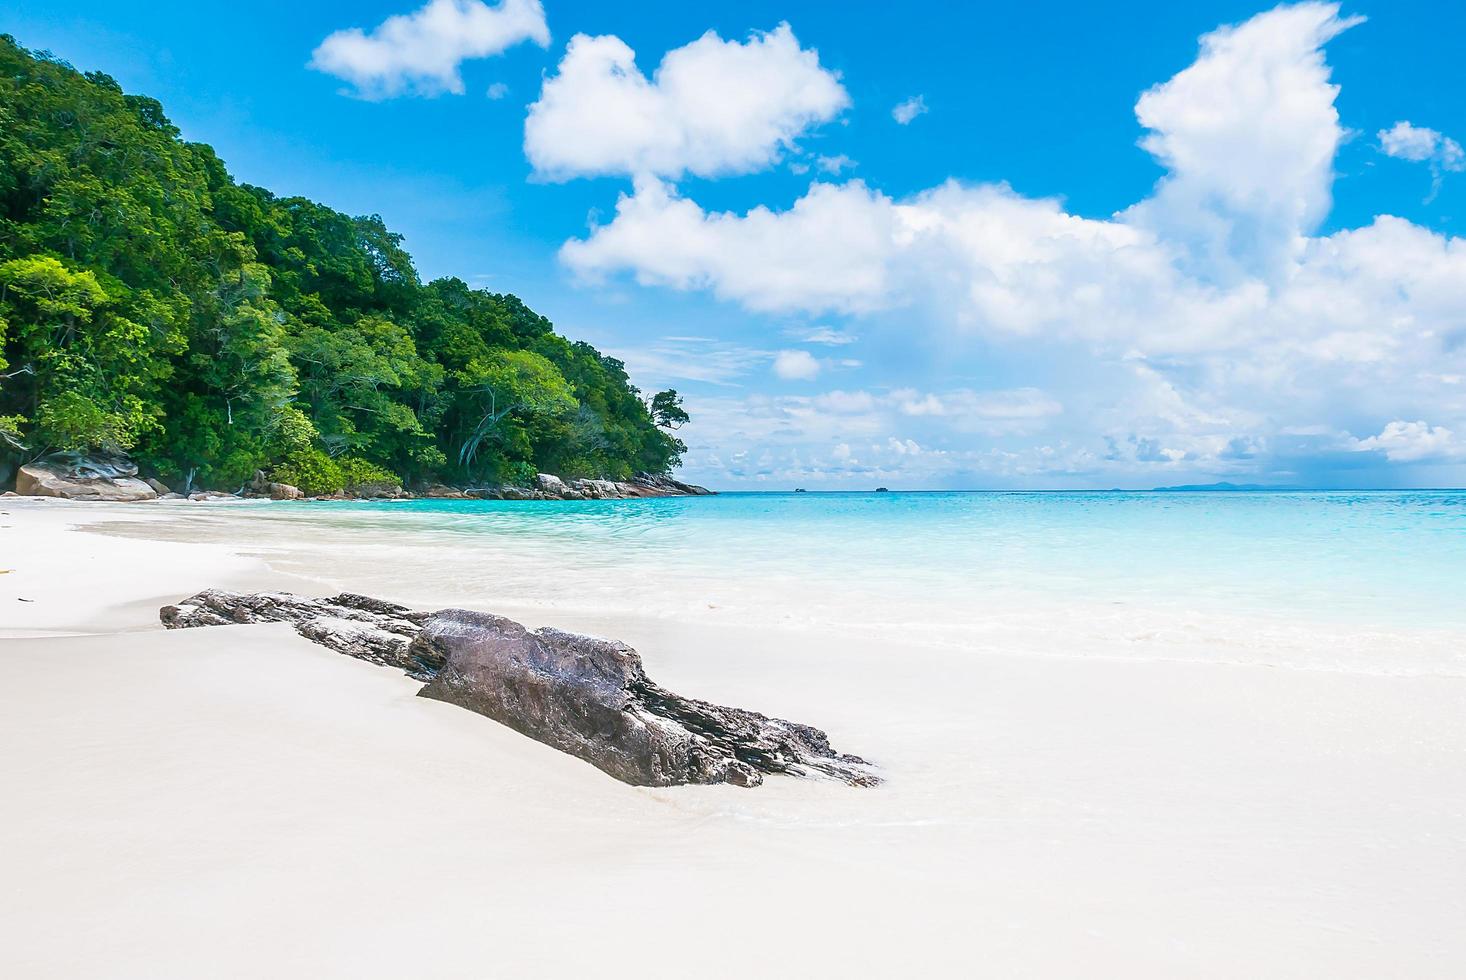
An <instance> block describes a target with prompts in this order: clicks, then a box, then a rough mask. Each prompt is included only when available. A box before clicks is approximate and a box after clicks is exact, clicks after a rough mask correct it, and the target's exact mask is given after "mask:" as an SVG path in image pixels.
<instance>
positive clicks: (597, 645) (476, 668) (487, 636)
mask: <svg viewBox="0 0 1466 980" xmlns="http://www.w3.org/2000/svg"><path fill="white" fill-rule="evenodd" d="M412 647H413V649H414V650H415V651H417V655H418V657H419V658H420V659H428V660H434V661H441V662H442V664H443V667H442V668H441V669H440V670H439V671H438V673H437V675H436V676H435V677H434V678H433V679H432V680H431V681H429V682H428V685H427V686H426V687H424V688H423V689H422V691H421V692H420V693H421V695H422V696H423V697H427V698H434V699H436V700H439V701H447V702H450V703H452V704H456V705H459V706H460V707H464V708H468V709H469V710H470V711H475V712H477V713H479V714H481V715H487V716H488V717H490V718H493V719H494V720H495V721H498V722H502V723H503V724H505V725H508V726H509V727H510V728H512V729H514V730H515V731H517V732H520V733H521V734H524V735H528V736H529V737H530V738H533V739H536V740H538V741H541V742H544V743H545V744H547V745H551V746H554V747H555V748H557V749H559V750H561V751H562V752H567V753H569V754H570V755H573V756H575V757H577V758H580V759H584V760H585V761H586V762H589V763H590V764H591V765H593V766H595V767H596V768H597V769H600V770H602V771H603V772H607V773H609V774H610V775H612V776H615V777H616V778H617V779H619V780H621V781H622V782H625V783H631V784H632V785H634V786H679V785H683V784H686V783H733V784H735V785H738V786H757V785H758V784H759V783H761V782H763V778H764V775H765V774H767V773H787V774H790V775H796V776H808V775H822V776H826V777H829V778H833V779H839V780H841V781H843V782H847V783H850V784H852V785H860V786H865V785H871V784H873V783H875V782H877V780H876V778H875V777H874V775H873V774H872V773H871V772H870V771H869V769H868V767H867V764H866V763H865V762H864V760H861V759H858V758H856V757H855V756H849V755H840V754H839V753H837V752H835V751H834V750H833V749H832V748H830V742H829V739H828V738H827V737H826V736H825V733H824V732H822V731H820V730H819V729H817V728H811V727H809V726H808V725H799V724H795V723H794V722H789V721H782V720H780V719H777V718H770V717H768V716H766V715H761V714H759V713H758V712H756V711H746V710H744V709H742V708H726V707H723V706H721V705H716V704H710V703H708V702H706V701H697V700H694V699H692V698H684V697H681V696H680V695H677V694H673V693H672V692H671V691H668V690H667V689H665V688H663V687H660V686H658V685H657V684H655V683H653V682H652V681H651V679H650V678H648V677H647V675H646V671H645V670H644V669H643V668H642V664H641V657H639V656H638V655H637V653H636V651H635V650H633V649H631V648H630V647H628V646H626V645H625V644H624V643H617V642H615V641H613V640H602V639H597V638H595V637H589V636H579V635H576V634H574V633H565V632H561V631H560V630H555V629H540V630H534V631H533V632H531V631H530V630H527V629H525V627H523V626H521V625H520V624H519V623H516V622H514V621H513V620H509V619H505V618H504V617H502V616H494V615H491V614H489V613H479V612H469V611H467V610H463V609H445V610H443V611H442V612H439V613H435V614H434V615H433V616H432V617H430V618H429V619H428V621H427V622H426V623H425V624H424V626H423V630H422V632H421V633H419V634H418V636H417V639H415V640H414V641H413V643H412Z"/></svg>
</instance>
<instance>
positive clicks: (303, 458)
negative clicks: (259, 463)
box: [270, 448, 346, 497]
mask: <svg viewBox="0 0 1466 980" xmlns="http://www.w3.org/2000/svg"><path fill="white" fill-rule="evenodd" d="M270 479H272V480H274V481H275V482H276V483H288V484H290V485H291V486H293V487H299V488H300V490H301V492H302V493H304V494H306V495H307V496H310V497H318V496H321V495H323V494H332V493H336V492H337V491H338V490H342V489H345V487H346V475H345V474H344V473H342V472H341V465H340V464H339V463H337V462H336V461H335V460H334V459H332V458H331V457H329V456H327V455H326V454H325V453H323V452H321V451H320V450H319V449H315V448H307V449H298V450H296V451H295V452H293V453H291V454H290V456H289V457H287V458H286V460H285V462H283V463H280V464H278V465H276V466H275V468H274V469H273V470H271V471H270Z"/></svg>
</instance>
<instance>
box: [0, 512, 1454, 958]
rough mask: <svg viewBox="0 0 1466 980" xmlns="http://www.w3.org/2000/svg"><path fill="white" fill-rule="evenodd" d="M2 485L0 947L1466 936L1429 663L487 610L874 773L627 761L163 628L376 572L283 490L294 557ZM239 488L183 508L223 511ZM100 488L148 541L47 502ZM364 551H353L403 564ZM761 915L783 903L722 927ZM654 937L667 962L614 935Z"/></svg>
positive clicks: (1212, 946) (355, 672) (1254, 952)
mask: <svg viewBox="0 0 1466 980" xmlns="http://www.w3.org/2000/svg"><path fill="white" fill-rule="evenodd" d="M15 503H16V498H6V499H5V500H3V501H0V511H8V512H9V513H7V514H5V515H4V516H0V556H3V557H0V569H13V571H11V572H10V573H8V574H4V575H0V613H3V618H0V669H3V670H5V672H6V675H7V683H6V685H5V686H4V688H3V691H0V701H3V703H0V728H3V730H0V745H3V746H4V748H3V749H0V779H3V780H4V783H5V785H6V786H7V787H9V788H10V791H9V792H7V794H6V799H5V800H4V801H0V835H3V838H4V839H3V840H0V854H3V855H4V856H3V857H0V873H3V874H4V876H5V878H6V880H7V881H9V882H13V883H15V886H16V887H14V888H12V889H10V890H7V892H6V893H4V897H3V898H0V923H3V925H0V932H3V933H4V935H0V965H3V966H4V967H5V972H7V973H13V974H15V975H24V976H38V977H47V976H55V977H62V976H74V975H78V974H93V975H95V974H97V973H106V974H107V975H109V976H155V977H156V976H165V977H171V976H179V977H182V976H188V975H196V974H197V969H198V964H199V963H200V962H210V963H214V964H216V965H217V969H215V968H211V970H210V972H211V973H213V974H215V975H221V976H258V975H266V974H268V975H276V976H310V975H322V974H327V973H336V974H340V973H341V972H343V971H345V972H349V973H351V974H352V975H356V976H393V975H397V976H400V975H404V974H411V975H430V976H458V975H464V974H465V973H468V974H473V973H474V972H475V970H476V969H479V968H481V967H482V966H483V965H484V964H492V965H493V967H494V968H495V969H496V970H502V971H505V972H514V971H516V970H517V971H520V972H526V973H536V972H540V973H543V972H545V971H546V970H547V969H552V968H553V969H557V970H559V969H565V970H568V969H572V968H577V969H591V968H596V969H598V970H599V971H600V972H609V973H611V974H612V975H621V974H624V975H628V976H641V977H647V976H652V977H656V976H670V975H678V974H685V972H686V971H687V969H689V968H696V969H698V970H699V971H700V972H703V973H705V974H707V975H712V976H732V975H740V974H746V973H747V972H748V970H749V964H748V963H747V962H746V961H743V958H741V957H736V956H735V957H731V958H723V957H722V956H719V957H718V958H717V960H716V961H715V960H712V959H708V958H707V950H708V949H709V948H713V947H716V948H720V949H727V948H728V946H729V945H730V943H732V942H742V943H747V944H751V945H753V946H754V951H752V952H750V954H749V955H750V956H756V957H757V958H758V959H759V961H760V962H762V963H764V964H765V967H764V968H765V969H767V970H769V971H771V972H775V973H803V974H805V975H811V974H814V975H829V974H831V973H840V972H844V973H847V974H863V975H869V974H876V973H886V974H890V973H893V972H898V971H902V970H906V971H910V970H918V971H924V972H926V973H928V974H929V975H943V976H948V975H951V976H956V975H962V974H964V973H969V972H970V970H971V969H972V966H973V964H975V963H982V964H984V965H985V966H986V967H988V968H990V969H994V970H996V971H998V972H1024V973H1055V974H1068V975H1073V974H1074V973H1076V972H1095V971H1100V972H1129V973H1131V974H1137V973H1139V974H1149V973H1155V974H1164V973H1169V974H1171V975H1175V974H1177V973H1183V974H1185V975H1189V976H1228V975H1237V974H1238V973H1245V972H1262V973H1268V974H1270V975H1279V974H1282V975H1304V974H1310V973H1312V974H1317V973H1320V972H1324V973H1328V974H1330V975H1336V976H1370V975H1381V974H1383V973H1389V972H1396V973H1399V972H1406V973H1409V974H1411V975H1413V976H1449V975H1452V974H1454V973H1456V972H1458V970H1459V967H1460V965H1461V964H1462V962H1466V941H1463V940H1461V939H1460V938H1459V931H1458V930H1456V929H1455V927H1454V924H1455V923H1456V922H1457V921H1459V918H1460V916H1461V915H1462V914H1463V913H1466V885H1463V883H1462V879H1461V875H1460V874H1459V868H1460V867H1461V866H1462V864H1463V859H1466V840H1463V837H1462V834H1461V831H1460V823H1459V814H1460V813H1461V812H1462V811H1463V809H1466V776H1463V772H1466V767H1463V766H1462V765H1461V763H1462V762H1463V761H1466V721H1463V719H1462V718H1461V717H1460V711H1459V704H1460V697H1461V694H1462V692H1463V687H1462V681H1460V680H1459V679H1458V678H1454V677H1442V676H1432V675H1419V676H1387V675H1378V674H1360V673H1349V672H1342V671H1335V672H1329V671H1302V670H1275V669H1269V668H1268V667H1266V666H1262V665H1256V664H1241V665H1234V664H1225V663H1204V662H1170V661H1158V660H1143V661H1142V660H1135V661H1119V660H1110V659H1101V658H1085V657H1060V656H1050V655H1046V654H1045V652H1044V651H1041V650H1031V651H1029V652H1028V653H1026V654H1025V653H1019V652H995V651H993V650H990V649H987V650H984V649H969V650H967V651H966V653H965V655H963V656H961V657H956V656H954V655H953V651H952V650H948V649H936V648H931V647H926V646H922V645H920V644H911V643H905V644H902V643H896V642H893V641H891V640H890V639H889V638H886V639H875V640H870V639H867V640H861V639H859V638H854V637H850V636H844V635H841V636H824V637H822V636H821V635H820V634H819V632H818V631H817V630H810V629H805V630H800V629H785V628H779V627H777V626H769V625H766V624H754V623H743V624H739V623H736V622H724V621H717V622H712V621H708V620H707V619H705V618H702V617H697V616H690V615H685V614H684V615H681V616H678V615H672V616H665V617H646V616H640V617H638V616H637V615H635V614H633V613H630V612H626V613H623V614H621V615H619V616H613V615H606V614H596V613H590V612H583V611H582V612H577V611H574V610H571V609H568V608H558V609H557V608H554V607H549V606H541V607H539V608H537V609H521V608H516V607H515V606H513V605H512V604H506V603H504V602H498V601H494V600H493V598H492V597H489V598H486V599H485V601H483V602H480V603H478V604H477V605H478V607H479V608H487V609H489V610H492V611H494V612H499V613H501V614H504V615H509V616H511V617H513V618H515V619H520V620H521V621H525V622H528V623H529V624H530V625H556V626H559V627H561V628H566V629H572V630H579V631H583V632H595V633H599V634H601V635H610V636H612V637H615V638H617V639H622V640H624V641H626V642H628V643H630V644H631V645H632V646H634V647H636V648H637V649H638V650H639V652H640V653H641V654H642V656H643V657H644V658H645V660H646V662H647V667H648V671H649V673H651V674H652V675H653V676H654V677H656V678H657V680H658V681H660V682H663V683H665V684H666V685H667V686H668V687H669V688H671V689H673V690H676V691H679V692H682V693H686V694H689V695H694V696H697V697H705V698H708V699H709V700H713V701H717V702H720V703H726V704H733V705H741V706H746V707H754V708H758V709H759V710H763V711H767V712H769V713H770V714H774V715H778V716H782V717H790V718H798V719H800V720H802V721H808V722H810V723H812V724H816V725H818V726H820V727H822V728H824V729H825V730H827V731H828V732H829V733H830V735H831V739H832V741H834V742H835V744H837V745H839V746H840V747H841V748H844V749H848V750H850V751H853V752H857V753H859V754H862V755H867V756H869V757H870V758H872V760H873V761H875V762H876V763H877V764H878V765H879V766H880V767H881V774H882V775H883V776H884V777H886V779H887V784H886V785H885V786H883V787H881V788H879V789H875V790H861V791H854V790H850V789H848V788H845V787H839V786H830V785H824V784H819V783H812V782H809V781H802V780H793V779H778V778H771V779H769V780H768V781H767V782H766V783H765V785H764V786H762V787H760V788H758V789H755V790H743V789H737V788H732V787H682V788H678V789H670V790H646V789H635V788H632V787H627V786H624V785H621V784H619V783H616V782H615V781H614V780H611V779H610V778H609V777H606V776H604V775H603V774H601V773H599V772H597V771H596V770H594V769H593V768H591V767H590V766H588V765H586V764H585V763H582V762H580V761H579V760H576V759H572V758H569V757H567V756H564V755H562V754H560V753H558V752H555V751H554V750H551V749H548V748H547V747H545V746H542V745H539V744H538V743H535V742H533V741H532V740H530V739H527V738H524V737H522V736H519V735H517V734H515V733H513V732H511V731H508V730H507V729H504V728H503V727H502V726H498V725H496V724H494V723H493V722H491V721H488V720H487V719H484V718H481V717H478V716H476V715H472V714H469V713H467V712H463V711H461V710H460V709H457V708H453V707H451V706H448V705H443V704H438V703H435V702H430V701H427V700H426V699H422V698H416V697H414V696H413V693H414V692H415V690H416V687H417V685H416V684H414V683H412V682H410V681H407V680H406V679H405V678H402V677H401V676H400V675H396V674H395V673H394V672H393V671H391V670H390V669H388V668H378V667H374V666H371V665H368V664H364V663H361V662H358V661H353V660H350V659H348V658H345V657H341V656H339V655H337V654H333V653H330V652H327V651H324V650H321V649H320V648H318V647H316V646H315V645H314V644H311V643H308V642H307V641H304V640H301V639H300V638H299V637H297V636H295V635H294V634H293V633H292V632H291V631H289V630H288V628H285V627H282V626H275V625H260V626H240V627H233V626H231V627H214V628H210V629H205V630H183V631H164V630H163V629H162V628H161V626H159V625H158V624H157V608H156V606H151V607H150V605H149V604H150V603H153V602H154V601H155V600H157V599H158V598H159V597H164V599H165V601H174V600H176V599H178V598H181V597H182V596H183V595H187V594H190V593H192V592H194V591H197V590H198V589H201V588H205V587H209V586H217V587H231V588H241V589H286V590H291V591H299V592H312V591H326V590H324V589H320V588H319V586H320V583H319V582H315V581H312V580H311V579H310V578H308V577H304V576H302V575H300V573H301V572H302V571H306V570H309V569H310V568H311V567H313V564H312V563H313V562H314V564H315V565H316V566H318V565H320V564H321V563H322V562H323V561H326V560H330V559H332V558H334V560H335V561H336V562H337V567H336V568H335V569H334V571H335V572H336V576H339V580H344V581H346V582H347V583H351V582H360V583H362V584H363V585H364V586H371V585H373V584H374V583H376V582H377V577H376V576H375V575H374V574H372V569H371V568H370V567H368V566H367V565H365V564H363V563H362V561H361V559H360V558H359V557H358V556H355V555H352V554H343V555H334V556H332V555H330V553H329V551H326V552H322V550H321V543H322V542H324V541H329V540H331V539H330V538H329V537H323V536H322V532H321V531H320V530H319V528H314V527H313V526H312V525H313V524H314V523H315V522H313V521H312V520H309V519H303V520H301V521H299V522H292V526H291V529H290V530H291V535H292V536H293V538H294V543H293V544H292V545H290V547H292V548H294V549H295V553H296V559H297V560H296V561H295V562H294V563H292V564H290V567H289V570H288V573H287V572H282V571H281V570H280V569H281V568H282V567H284V565H285V564H287V563H285V562H281V561H280V555H278V554H275V553H273V552H270V551H268V550H264V551H260V552H257V553H255V554H253V555H251V554H241V553H240V549H239V548H237V547H233V546H229V545H224V544H220V543H198V542H186V541H178V540H168V538H169V536H170V535H173V536H180V535H181V536H183V537H187V536H188V533H187V528H184V527H180V522H179V516H180V512H182V510H183V508H182V507H181V506H179V507H173V506H162V505H160V506H158V507H153V508H136V507H117V506H115V505H91V504H79V503H64V504H52V503H49V502H48V503H45V504H39V505H37V504H25V505H21V506H12V505H14V504H15ZM231 513H234V514H238V513H240V511H239V510H238V509H236V508H217V509H215V508H201V509H200V508H193V507H189V508H188V514H189V517H190V521H196V520H200V519H202V520H205V521H209V522H218V523H219V524H220V525H222V526H224V529H225V530H229V528H230V527H231V526H232V523H233V522H234V521H235V518H233V517H231V516H230V515H231ZM119 520H120V521H124V522H137V521H139V520H141V521H145V522H146V523H147V524H149V525H151V526H152V530H151V531H150V540H142V539H139V538H137V537H133V536H127V537H123V536H118V535H116V534H113V533H96V531H95V530H87V529H80V530H67V529H66V528H67V527H68V526H71V525H83V526H87V525H91V526H96V525H105V524H108V523H114V522H116V521H119ZM250 527H251V525H249V524H248V523H245V524H244V525H243V526H242V527H235V528H233V531H231V532H230V533H232V534H238V533H239V532H240V531H241V530H244V531H248V529H249V528H250ZM245 536H246V537H247V536H248V534H246V535H245ZM226 537H227V535H226ZM272 546H273V545H272ZM381 547H382V550H381V551H380V552H378V553H374V554H373V561H374V562H377V563H380V562H385V561H389V560H390V557H391V556H392V555H394V554H395V555H398V556H399V557H406V555H405V552H403V551H402V546H401V545H399V544H396V543H394V542H386V543H384V544H383V545H382V546H381ZM311 555H315V557H314V558H311V557H310V556H311ZM302 558H306V559H308V560H300V559H302ZM272 561H274V563H275V564H274V567H272V565H271V562H272ZM336 576H333V577H336ZM612 587H613V590H614V583H612ZM358 591H366V592H370V591H371V590H370V588H363V589H360V590H358ZM610 594H611V595H614V591H613V592H612V593H610ZM18 596H26V597H29V598H33V599H35V600H36V601H35V602H32V603H19V602H17V597H18ZM382 597H383V598H394V597H393V596H390V595H384V596H382ZM444 598H445V599H446V598H450V597H448V596H444ZM159 604H162V603H161V602H160V603H159ZM27 633H29V635H24V634H27ZM627 895H636V896H637V897H638V898H637V901H636V902H633V903H623V902H621V901H620V898H621V897H623V896H627ZM913 896H919V897H920V899H921V900H920V901H913V900H912V897H913ZM751 912H752V913H756V914H757V917H758V919H759V920H764V921H772V922H779V923H785V924H797V925H791V926H790V928H787V929H785V928H781V929H779V930H775V931H769V930H765V929H763V928H762V927H759V926H748V925H741V926H734V925H733V924H735V923H744V924H746V923H748V922H749V919H750V913H751ZM567 929H568V930H570V931H569V933H568V934H567ZM649 929H650V930H653V931H654V932H655V934H656V936H657V953H656V955H655V956H652V957H637V956H627V957H622V958H620V960H619V962H618V963H617V964H614V965H608V964H607V963H606V961H605V958H604V951H605V950H606V949H609V948H616V947H617V946H618V945H620V946H623V947H624V945H625V943H626V942H627V937H628V936H631V935H633V934H645V932H646V931H647V930H649ZM745 930H746V931H745ZM857 931H858V934H859V939H846V938H842V937H845V936H849V935H851V934H852V933H855V932H857ZM719 963H721V964H722V965H721V966H720V965H719Z"/></svg>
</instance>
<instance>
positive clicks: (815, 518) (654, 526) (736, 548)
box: [221, 490, 1466, 673]
mask: <svg viewBox="0 0 1466 980" xmlns="http://www.w3.org/2000/svg"><path fill="white" fill-rule="evenodd" d="M231 510H232V511H233V512H235V513H244V512H247V514H248V519H247V524H248V532H247V533H248V541H247V542H245V543H246V545H247V546H248V547H249V548H251V549H252V550H254V551H256V552H257V553H262V554H266V555H268V554H270V553H271V552H272V551H274V550H278V551H279V552H280V553H282V554H283V553H284V552H285V551H286V550H287V549H286V547H285V546H286V545H287V544H289V543H292V542H293V540H294V536H295V535H296V534H298V533H300V532H301V530H302V529H301V527H300V524H301V522H308V523H309V525H310V528H311V530H310V533H311V534H312V535H317V534H320V535H324V536H325V541H324V542H323V548H321V549H313V550H314V551H319V552H322V553H323V554H327V555H329V556H330V558H329V560H325V559H323V560H322V561H321V562H319V563H318V564H317V565H316V566H313V567H310V568H301V569H300V570H302V571H309V572H310V573H312V574H316V575H323V576H325V577H327V578H329V576H330V573H331V565H332V564H333V563H349V564H350V566H351V567H352V569H353V572H354V574H356V580H360V575H359V574H357V572H358V570H360V569H363V568H366V569H369V570H370V577H369V580H370V581H374V582H378V581H379V582H380V585H379V586H377V587H378V588H379V589H380V590H381V594H387V595H396V596H400V597H403V598H409V599H410V598H412V597H413V596H415V595H422V596H424V597H426V596H433V597H438V598H441V597H442V596H445V595H447V596H452V597H453V601H455V602H459V603H461V604H471V605H475V606H478V607H482V608H494V607H495V606H496V605H497V606H504V607H509V608H525V607H535V608H552V609H565V610H581V611H586V612H593V613H601V614H616V615H626V616H653V617H682V618H686V617H698V618H705V619H706V620H707V621H709V622H714V623H715V622H717V621H719V620H726V621H730V622H738V623H750V622H753V623H768V624H777V625H783V626H789V627H797V628H813V629H821V630H833V631H856V632H860V633H872V632H874V633H882V634H888V635H893V636H895V635H899V636H900V637H902V638H903V639H906V640H911V641H920V642H928V643H941V644H956V645H983V646H988V647H992V648H997V649H1014V650H1021V651H1025V652H1054V653H1064V654H1068V653H1089V654H1097V655H1110V656H1161V657H1185V658H1191V657H1203V658H1204V657H1212V656H1225V657H1228V658H1241V659H1257V660H1261V661H1264V662H1277V663H1282V664H1292V665H1303V666H1324V667H1339V668H1346V669H1369V670H1407V671H1411V672H1414V671H1418V670H1425V671H1430V672H1437V671H1446V672H1451V673H1454V672H1456V671H1457V670H1458V668H1460V669H1463V670H1466V660H1463V659H1462V658H1463V654H1462V653H1459V652H1458V651H1460V650H1463V649H1466V645H1463V644H1462V643H1461V642H1460V641H1461V640H1462V639H1463V634H1466V491H1454V490H1446V491H1371V492H1352V491H1350V492H1344V491H1338V492H1267V491H1259V492H1247V491H1240V492H1239V491H1228V492H1182V493H1154V492H1152V493H1131V492H960V493H946V492H931V493H897V492H893V493H797V494H796V493H726V494H720V495H718V496H714V497H702V498H665V499H653V500H624V501H587V502H568V501H567V502H508V501H477V500H417V501H408V502H393V503H357V502H341V503H314V504H308V505H300V504H268V505H261V506H257V507H251V508H238V509H231ZM230 523H231V524H232V523H233V522H230ZM235 533H237V532H235ZM221 536H222V532H221ZM272 542H274V543H275V544H278V545H279V546H280V547H279V548H278V549H276V548H273V547H272ZM294 550H295V551H296V553H298V549H294Z"/></svg>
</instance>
